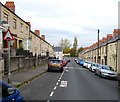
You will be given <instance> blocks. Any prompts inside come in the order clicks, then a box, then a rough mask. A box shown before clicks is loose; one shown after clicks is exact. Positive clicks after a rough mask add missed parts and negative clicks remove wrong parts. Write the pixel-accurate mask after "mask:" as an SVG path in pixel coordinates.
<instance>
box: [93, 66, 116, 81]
mask: <svg viewBox="0 0 120 102" xmlns="http://www.w3.org/2000/svg"><path fill="white" fill-rule="evenodd" d="M95 73H96V74H98V75H99V76H100V77H108V78H115V79H116V78H117V76H118V74H117V72H115V71H114V69H113V68H112V67H111V66H107V65H99V67H97V68H96V72H95Z"/></svg>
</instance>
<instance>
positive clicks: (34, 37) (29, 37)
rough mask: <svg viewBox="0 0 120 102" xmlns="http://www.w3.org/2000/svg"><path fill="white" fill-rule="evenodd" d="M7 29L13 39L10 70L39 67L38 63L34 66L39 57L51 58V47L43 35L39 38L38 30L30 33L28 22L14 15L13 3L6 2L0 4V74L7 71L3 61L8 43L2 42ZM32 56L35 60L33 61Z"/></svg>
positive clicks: (52, 51) (52, 52)
mask: <svg viewBox="0 0 120 102" xmlns="http://www.w3.org/2000/svg"><path fill="white" fill-rule="evenodd" d="M8 29H10V31H11V33H12V36H13V37H14V40H13V41H11V45H10V46H11V61H12V63H11V68H12V69H11V70H16V69H20V68H23V67H32V66H34V65H39V64H40V63H38V64H35V63H36V62H40V61H39V60H41V59H39V57H41V56H44V58H48V57H49V56H50V57H52V56H53V54H54V50H53V47H52V45H51V44H49V43H48V42H47V41H46V40H45V35H41V36H40V31H39V30H35V31H34V32H33V31H31V24H30V22H26V21H24V20H23V19H22V18H21V17H19V16H18V15H17V14H16V13H15V4H14V2H13V1H12V2H10V1H7V2H6V3H5V5H3V4H2V3H1V2H0V73H1V72H3V71H4V70H6V71H7V70H8V69H7V68H8V66H7V63H6V61H5V60H7V52H8V41H7V40H3V38H4V36H5V34H6V32H7V30H8ZM5 54H6V55H5ZM2 55H5V56H6V57H5V56H4V58H3V57H2ZM34 56H35V57H36V58H37V59H34V58H35V57H34ZM31 57H32V58H31ZM5 58H6V59H5ZM30 58H31V59H30ZM25 60H26V61H28V64H25V63H24V61H25ZM35 60H38V61H35ZM46 60H47V59H46ZM17 61H18V62H17ZM22 62H23V63H22ZM29 62H30V63H29ZM34 62H35V63H34ZM26 65H28V66H26Z"/></svg>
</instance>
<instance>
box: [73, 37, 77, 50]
mask: <svg viewBox="0 0 120 102" xmlns="http://www.w3.org/2000/svg"><path fill="white" fill-rule="evenodd" d="M77 46H78V40H77V37H74V43H73V48H74V49H75V52H76V50H77Z"/></svg>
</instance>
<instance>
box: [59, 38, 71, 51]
mask: <svg viewBox="0 0 120 102" xmlns="http://www.w3.org/2000/svg"><path fill="white" fill-rule="evenodd" d="M58 45H59V47H62V48H63V50H64V49H65V48H70V47H71V44H70V41H69V40H68V39H63V38H62V39H61V42H60V43H59V44H58Z"/></svg>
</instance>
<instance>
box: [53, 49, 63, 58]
mask: <svg viewBox="0 0 120 102" xmlns="http://www.w3.org/2000/svg"><path fill="white" fill-rule="evenodd" d="M62 55H63V50H62V47H54V56H55V57H56V58H58V59H62V58H63V56H62Z"/></svg>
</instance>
